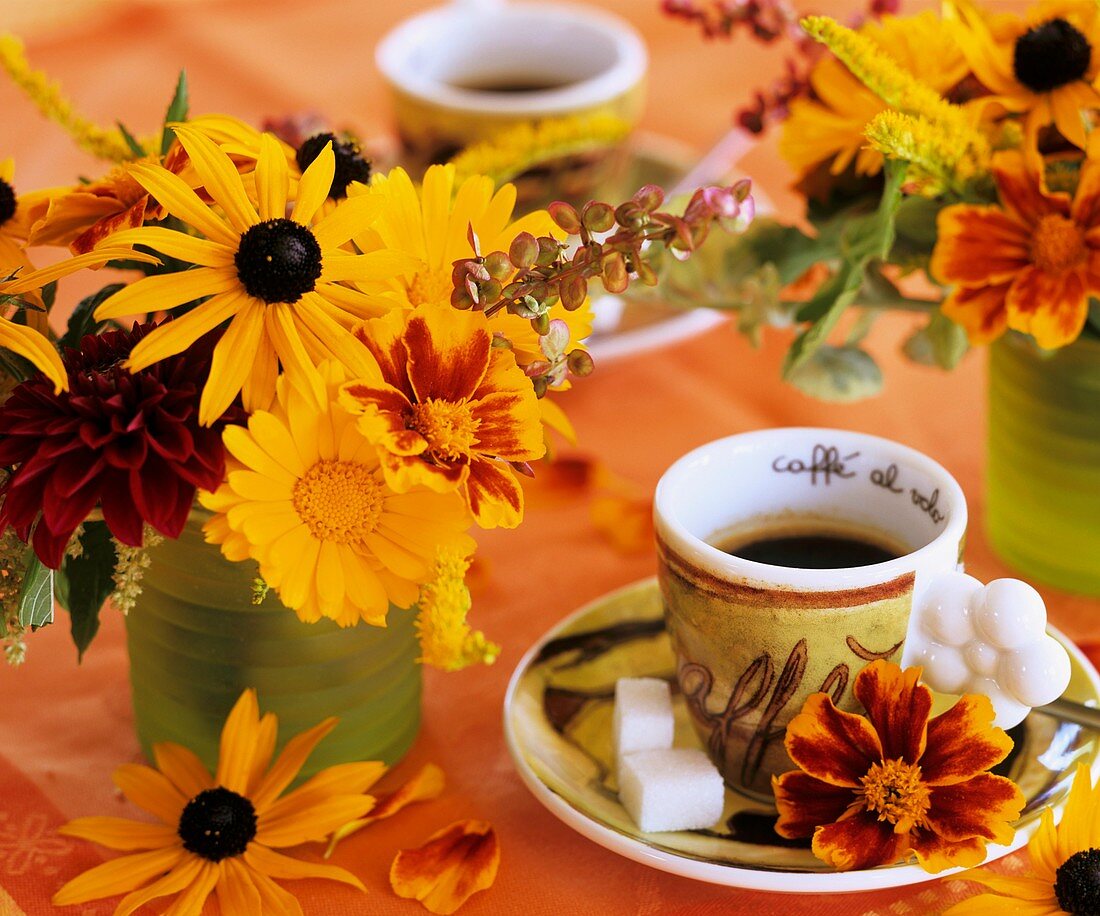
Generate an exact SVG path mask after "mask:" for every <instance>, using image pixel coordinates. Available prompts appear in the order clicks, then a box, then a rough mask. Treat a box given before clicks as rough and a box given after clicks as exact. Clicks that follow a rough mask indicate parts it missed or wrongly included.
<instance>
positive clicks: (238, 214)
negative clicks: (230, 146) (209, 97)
mask: <svg viewBox="0 0 1100 916" xmlns="http://www.w3.org/2000/svg"><path fill="white" fill-rule="evenodd" d="M175 131H176V136H177V137H178V138H179V141H180V143H181V144H182V145H183V148H184V149H185V150H187V155H188V156H190V157H191V164H192V165H193V166H194V167H195V171H196V172H198V173H199V177H200V178H201V179H202V183H203V187H205V188H206V191H207V193H208V194H209V195H210V196H211V197H213V198H214V201H215V203H217V204H218V206H220V207H221V208H222V209H223V210H224V211H225V215H226V216H227V217H229V223H230V225H232V226H233V228H234V229H236V230H237V232H240V233H243V232H246V231H247V230H248V229H250V228H251V227H252V226H255V225H256V223H258V222H259V221H260V218H259V217H258V216H257V215H256V210H255V209H254V208H253V206H252V202H251V201H250V200H249V199H248V195H247V194H246V193H245V191H244V184H243V183H242V182H241V174H240V172H238V171H237V167H236V166H235V165H233V160H232V159H230V158H229V157H228V156H227V155H226V154H225V153H223V152H222V151H221V150H220V149H219V148H218V145H217V144H216V143H214V141H213V140H211V139H210V138H209V137H207V136H205V135H204V134H202V133H201V132H200V131H197V130H194V129H193V128H189V127H187V126H186V125H184V124H180V125H177V126H176V128H175Z"/></svg>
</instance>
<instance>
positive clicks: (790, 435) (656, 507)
mask: <svg viewBox="0 0 1100 916" xmlns="http://www.w3.org/2000/svg"><path fill="white" fill-rule="evenodd" d="M837 436H843V437H844V443H845V445H849V444H851V445H858V447H859V448H860V450H861V451H864V450H867V451H872V450H873V452H874V453H875V454H876V456H879V455H881V456H882V458H883V459H885V460H892V459H897V460H899V461H904V462H905V463H906V464H907V465H909V466H911V467H915V468H918V469H920V470H922V471H924V472H925V473H927V474H928V475H929V477H931V478H933V479H935V480H936V484H937V486H938V487H939V489H940V491H941V494H942V495H943V496H944V497H945V504H946V505H949V506H950V507H951V508H950V512H949V514H948V516H947V518H946V520H945V524H944V527H943V530H941V531H940V532H939V533H937V534H936V535H935V537H933V538H932V539H931V540H929V541H928V542H927V543H926V544H923V545H922V546H920V547H918V548H916V549H915V550H912V551H910V552H909V553H906V554H903V555H902V556H900V557H897V558H895V559H892V560H887V561H885V562H882V563H873V564H869V565H867V566H856V567H848V568H840V569H795V568H791V567H786V566H773V565H771V564H769V563H759V562H756V561H754V560H746V559H744V558H743V557H737V556H733V555H731V554H728V553H726V552H725V551H723V550H720V549H718V548H717V547H714V546H712V545H711V544H708V543H707V542H706V541H704V540H703V539H702V537H700V536H698V535H696V534H694V533H693V532H691V531H689V530H688V528H687V526H686V525H685V524H684V523H683V522H682V521H681V520H680V518H679V517H678V515H677V511H676V506H675V504H673V503H672V494H673V491H674V490H675V489H676V487H677V484H678V483H679V481H680V480H682V479H683V478H684V477H685V476H686V475H688V474H690V473H691V472H692V470H693V468H696V467H698V465H699V462H701V461H706V460H709V459H710V458H711V457H712V456H713V455H714V454H715V453H718V452H725V451H728V450H729V449H731V448H734V447H736V446H744V447H748V448H757V447H759V446H760V445H762V444H765V443H766V444H767V445H769V446H778V447H783V446H784V445H786V444H788V443H798V444H800V445H803V446H805V445H807V444H808V443H813V442H820V441H827V440H828V439H829V437H837ZM653 516H654V522H655V526H656V530H657V535H658V538H659V540H662V541H664V542H665V543H666V544H667V545H668V547H670V548H671V549H672V550H673V551H674V552H676V553H678V554H680V555H681V556H683V557H685V558H688V559H690V560H693V561H695V562H697V563H699V564H700V565H701V566H703V567H704V568H706V569H708V570H709V571H712V572H714V573H716V574H717V575H720V576H722V577H727V578H731V579H750V580H753V581H757V582H761V583H764V584H769V585H776V586H779V587H787V588H797V589H812V590H814V591H840V590H845V589H852V588H863V587H866V586H869V585H873V584H876V583H880V582H886V581H891V580H893V579H896V578H898V577H901V576H904V575H907V574H911V573H913V572H914V570H916V569H918V568H922V567H924V566H925V565H926V563H928V562H934V558H936V557H942V556H943V555H944V553H945V551H953V550H957V547H958V545H959V544H960V543H962V541H963V537H964V535H965V533H966V525H967V507H966V497H965V495H964V494H963V491H962V487H961V486H959V483H958V481H956V480H955V478H954V477H953V476H952V475H951V474H950V473H949V472H948V471H947V469H946V468H944V467H943V465H941V464H940V463H939V462H937V461H935V460H933V459H932V458H930V457H928V456H927V455H926V454H924V453H923V452H921V451H918V450H917V449H915V448H912V447H910V446H908V445H903V444H901V443H900V442H895V441H893V440H892V439H885V438H883V437H881V436H873V435H871V434H869V433H861V432H855V431H853V430H846V429H836V428H825V427H811V426H791V427H778V428H774V429H762V430H755V431H753V432H747V433H739V434H737V435H734V436H727V437H725V438H723V439H716V440H714V441H712V442H708V443H706V444H705V445H701V446H699V447H698V448H696V449H693V450H692V451H690V452H688V453H687V454H686V455H683V456H682V457H681V458H679V459H677V460H676V461H675V462H673V464H672V465H671V466H670V467H669V468H668V470H666V471H665V472H664V474H662V475H661V479H660V480H659V481H658V482H657V489H656V493H655V496H654V502H653Z"/></svg>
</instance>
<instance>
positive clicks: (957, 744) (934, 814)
mask: <svg viewBox="0 0 1100 916" xmlns="http://www.w3.org/2000/svg"><path fill="white" fill-rule="evenodd" d="M920 672H921V669H920V668H908V669H906V670H905V671H902V670H901V668H899V667H898V666H897V665H893V664H890V663H889V662H886V661H876V662H872V663H871V664H870V665H868V666H867V667H866V668H864V669H863V670H862V671H861V672H860V673H859V674H858V675H857V676H856V682H855V687H854V693H855V697H856V699H857V700H859V702H860V703H862V704H863V707H864V709H866V711H867V717H866V718H864V717H863V716H857V715H854V714H852V713H847V712H843V711H841V710H839V709H837V708H836V706H835V705H834V704H833V701H832V698H831V697H830V696H829V695H828V694H825V693H815V694H814V695H813V696H811V697H810V698H809V699H808V700H807V701H806V705H805V706H804V707H803V708H802V712H800V713H799V714H798V715H797V716H795V718H794V719H792V720H791V723H790V724H789V725H788V726H787V737H786V742H785V744H786V748H787V753H788V754H789V755H790V757H791V760H793V761H794V762H795V764H796V765H797V766H798V767H799V769H797V770H792V771H791V772H789V773H784V774H783V775H782V776H780V777H778V778H776V779H773V788H774V789H775V802H776V806H777V807H778V809H779V821H778V822H777V823H776V825H775V829H776V832H777V833H779V834H780V835H781V836H784V837H788V838H792V839H793V838H796V837H806V836H813V852H814V855H815V856H817V857H818V858H819V859H822V860H823V861H825V862H827V863H828V864H830V865H832V866H833V867H834V868H837V869H839V870H840V871H847V870H849V869H853V868H874V867H876V866H878V865H890V864H892V863H894V862H898V861H900V860H904V859H907V858H908V857H909V856H910V855H913V854H915V855H916V857H917V861H918V862H919V863H920V865H921V866H922V867H923V868H924V869H925V870H926V871H930V872H939V871H943V870H944V869H945V868H952V867H955V866H960V865H961V866H974V865H978V864H979V863H980V862H981V861H982V860H983V859H984V858H985V844H986V842H987V841H989V842H994V843H1002V844H1007V843H1009V842H1011V841H1012V837H1013V835H1014V833H1015V831H1014V829H1013V827H1012V822H1013V821H1015V820H1016V819H1017V818H1018V817H1019V816H1020V811H1021V810H1022V809H1023V806H1024V795H1023V793H1022V792H1021V791H1020V789H1019V788H1018V787H1017V786H1016V784H1015V783H1014V782H1012V780H1010V779H1005V778H1004V777H1003V776H994V775H993V774H991V773H989V772H988V771H989V768H990V767H993V766H995V765H996V764H998V763H1000V762H1001V761H1002V760H1003V759H1004V758H1005V756H1006V755H1007V754H1008V752H1009V751H1010V750H1011V749H1012V740H1011V739H1010V738H1009V737H1008V735H1006V734H1005V733H1004V731H1002V730H1001V729H999V728H994V727H993V724H992V723H993V706H992V704H990V702H989V699H988V697H984V696H978V695H975V694H968V695H967V696H964V697H962V699H960V700H959V701H958V702H957V703H956V704H955V705H954V706H952V707H951V709H949V710H948V711H947V712H945V713H943V714H942V715H939V716H936V717H935V718H934V719H929V717H928V716H929V711H930V710H931V708H932V691H931V690H929V689H928V688H927V687H926V686H924V685H923V684H921V683H919V680H920Z"/></svg>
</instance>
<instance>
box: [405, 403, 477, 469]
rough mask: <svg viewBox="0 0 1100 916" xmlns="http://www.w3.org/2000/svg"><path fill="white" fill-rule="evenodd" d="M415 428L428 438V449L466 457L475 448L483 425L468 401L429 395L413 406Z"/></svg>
mask: <svg viewBox="0 0 1100 916" xmlns="http://www.w3.org/2000/svg"><path fill="white" fill-rule="evenodd" d="M413 411H414V413H413V419H412V428H413V429H415V430H416V431H417V432H418V433H420V435H422V436H423V437H424V438H425V439H427V440H428V449H429V450H430V451H432V452H433V453H434V454H435V455H436V456H438V457H439V458H442V459H444V460H448V461H449V460H453V459H455V458H465V457H467V456H468V455H469V454H470V452H471V451H473V446H474V442H475V441H476V439H477V428H478V426H479V425H480V423H479V422H478V420H476V419H475V418H474V415H473V411H472V410H471V409H470V403H469V401H443V400H439V399H438V398H429V399H428V400H427V401H423V402H421V403H419V404H417V405H416V406H415V407H414V408H413Z"/></svg>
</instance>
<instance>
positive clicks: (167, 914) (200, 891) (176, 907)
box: [164, 862, 221, 916]
mask: <svg viewBox="0 0 1100 916" xmlns="http://www.w3.org/2000/svg"><path fill="white" fill-rule="evenodd" d="M219 874H221V869H219V868H218V866H217V864H215V863H214V862H203V863H202V864H201V865H200V866H199V872H198V874H197V875H195V876H194V877H192V878H191V880H190V881H189V882H188V883H187V886H186V887H185V888H184V890H183V892H182V893H181V894H180V895H179V896H178V897H177V898H176V902H175V903H173V904H172V905H171V906H170V907H169V908H168V909H167V910H165V911H164V916H201V914H202V908H203V906H204V905H205V904H206V898H207V897H209V896H210V894H211V892H212V891H213V890H214V887H215V885H217V883H218V875H219Z"/></svg>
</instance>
